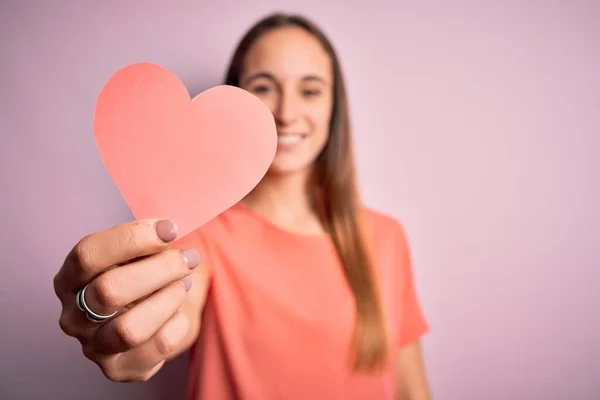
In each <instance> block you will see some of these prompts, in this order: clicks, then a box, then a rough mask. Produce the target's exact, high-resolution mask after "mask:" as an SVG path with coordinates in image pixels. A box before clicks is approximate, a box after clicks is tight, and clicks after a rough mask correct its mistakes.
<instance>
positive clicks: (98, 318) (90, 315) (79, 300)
mask: <svg viewBox="0 0 600 400" xmlns="http://www.w3.org/2000/svg"><path fill="white" fill-rule="evenodd" d="M89 285H90V284H89V283H88V284H87V285H85V286H84V287H83V288H82V289H80V290H79V292H77V296H75V304H76V305H77V308H79V309H80V310H81V311H83V312H84V313H85V314H86V317H87V319H88V320H89V321H91V322H94V323H96V324H100V323H102V322H104V321H106V320H107V319H110V318H112V317H114V316H115V314H116V313H117V312H116V311H115V312H113V313H111V314H108V315H107V314H104V315H103V314H98V313H96V312H94V311H92V310H91V309H90V308H89V307H88V305H87V303H86V302H85V292H86V291H87V288H88V286H89Z"/></svg>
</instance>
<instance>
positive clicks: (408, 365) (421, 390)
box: [396, 340, 431, 400]
mask: <svg viewBox="0 0 600 400" xmlns="http://www.w3.org/2000/svg"><path fill="white" fill-rule="evenodd" d="M397 381H398V391H397V396H396V397H397V399H398V400H429V399H430V398H431V395H430V392H429V384H428V383H427V377H426V376H425V366H424V362H423V354H422V351H421V344H420V342H419V341H418V340H417V341H415V342H412V343H410V344H408V345H406V346H403V347H402V348H400V354H399V357H398V378H397Z"/></svg>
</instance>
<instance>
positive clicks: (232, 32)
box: [0, 0, 600, 400]
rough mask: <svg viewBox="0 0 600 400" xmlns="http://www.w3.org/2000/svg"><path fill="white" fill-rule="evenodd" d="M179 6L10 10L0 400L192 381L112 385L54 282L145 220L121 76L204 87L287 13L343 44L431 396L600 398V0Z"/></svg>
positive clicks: (154, 394)
mask: <svg viewBox="0 0 600 400" xmlns="http://www.w3.org/2000/svg"><path fill="white" fill-rule="evenodd" d="M168 3H170V5H167V4H168ZM168 3H167V1H162V2H156V1H154V2H150V1H127V2H123V1H116V0H115V1H102V2H92V1H87V2H84V1H60V2H50V1H37V2H34V1H17V0H13V1H10V2H8V1H2V3H1V6H0V7H1V8H0V58H1V61H0V68H1V72H2V73H1V75H0V88H1V90H0V134H1V140H0V155H1V157H0V162H1V163H2V164H1V170H0V171H1V175H0V177H1V181H0V184H1V188H2V189H1V190H2V192H1V193H2V196H1V197H0V210H1V212H2V215H1V216H2V222H1V223H0V235H1V236H0V254H1V255H2V261H1V262H0V265H1V266H2V270H3V272H4V278H3V279H2V280H1V281H0V307H1V310H2V314H1V316H2V321H0V346H1V349H0V357H1V363H0V398H2V399H16V398H19V399H42V398H44V399H71V398H86V399H107V398H114V399H159V398H167V394H168V393H175V395H182V394H183V393H184V390H185V381H186V370H185V360H184V359H183V358H181V359H179V360H178V361H176V362H174V363H172V364H170V365H169V366H168V367H167V368H165V370H163V372H161V373H160V375H159V376H158V377H157V378H156V379H154V380H152V381H151V382H150V383H147V384H132V385H122V384H115V383H111V382H109V381H107V380H106V379H104V378H103V376H102V375H101V373H100V371H99V369H97V367H96V366H95V365H94V364H92V363H91V362H89V361H88V360H86V359H85V358H84V357H83V355H82V354H81V352H80V348H79V345H78V343H77V342H76V341H75V340H74V339H71V338H68V337H66V336H64V335H63V334H62V332H61V331H60V329H59V327H58V324H57V318H58V314H59V304H58V301H57V300H56V299H55V298H54V296H53V290H52V277H53V275H54V274H55V272H56V270H57V269H58V268H59V266H60V264H61V262H62V259H63V257H64V256H65V254H66V252H67V251H68V250H69V249H70V247H71V246H72V245H73V244H74V243H75V242H76V241H77V240H78V238H80V237H81V236H82V235H84V234H85V233H88V232H90V231H93V230H98V229H103V228H107V227H109V226H111V225H113V224H117V223H120V222H124V221H126V220H128V219H129V218H131V214H130V212H129V211H128V209H127V207H126V205H125V204H124V203H123V201H122V198H121V197H120V195H119V193H118V192H117V191H116V189H115V187H114V186H113V184H112V182H111V180H110V179H109V177H108V175H107V173H106V171H105V169H104V167H103V165H102V164H101V161H100V158H99V156H98V154H97V151H96V148H95V143H94V140H93V136H92V131H91V119H92V111H93V107H94V102H95V98H96V95H97V94H98V92H99V90H100V89H101V87H102V85H103V84H104V82H105V81H106V79H107V78H108V77H109V76H110V74H112V72H113V71H114V70H115V69H117V68H119V67H121V66H123V65H125V64H128V63H132V62H138V61H151V62H156V63H159V64H161V65H163V66H165V67H166V68H169V69H171V70H172V71H173V72H175V73H176V74H178V75H179V76H180V77H181V79H182V80H183V81H184V83H185V84H186V85H187V86H188V87H189V89H190V91H191V92H192V93H193V94H196V93H198V92H199V91H200V90H203V89H205V88H207V87H210V86H212V85H215V84H217V83H220V80H221V78H222V76H223V74H224V69H225V67H226V63H227V61H228V58H229V56H230V54H231V52H232V50H233V47H234V45H235V44H236V42H237V40H238V39H239V38H240V35H241V34H242V33H243V31H244V30H245V29H246V28H247V27H248V26H249V25H250V24H251V23H252V22H254V21H255V20H256V19H257V18H259V17H260V16H262V15H264V14H265V13H267V12H271V11H274V10H286V11H300V12H304V13H306V14H307V15H308V16H310V17H312V18H313V19H314V20H315V21H316V22H317V23H319V24H321V25H322V26H323V27H324V28H325V30H326V32H327V33H328V34H329V35H330V36H331V38H332V40H333V42H334V43H335V45H336V47H337V49H338V51H339V53H340V56H341V59H342V63H343V66H344V69H345V73H346V76H347V79H348V86H349V93H350V103H351V108H352V112H353V113H352V119H353V123H354V128H355V140H356V144H357V158H358V166H359V168H360V183H361V186H362V189H363V191H364V198H365V200H366V202H367V203H368V204H369V205H370V206H372V207H376V208H378V209H380V210H383V211H386V212H388V213H390V214H392V215H394V216H396V217H398V218H401V219H402V221H403V222H404V224H405V226H406V228H407V230H408V232H409V234H410V239H411V244H412V248H413V252H414V259H415V274H416V277H417V281H418V288H419V293H420V295H421V296H422V299H423V300H422V302H423V307H424V309H425V311H426V313H427V316H428V318H429V320H430V323H431V325H432V332H431V334H430V335H428V336H427V338H426V340H425V342H424V343H425V352H426V362H427V367H428V371H429V377H430V381H431V384H432V388H433V392H434V395H435V397H434V398H435V399H438V400H446V399H448V400H471V399H478V400H479V399H485V400H496V399H497V400H500V399H502V400H504V399H524V400H525V399H526V400H529V399H545V400H550V399H557V400H558V399H560V400H591V399H598V398H600V383H599V382H600V381H599V376H600V342H599V341H600V313H599V312H598V310H597V307H598V305H600V290H599V289H600V284H599V283H598V282H599V281H600V269H599V267H600V255H599V250H600V240H599V237H600V235H599V233H598V232H599V230H600V213H599V211H598V205H599V204H600V202H599V200H600V199H599V197H600V196H599V195H600V189H599V187H598V184H599V182H600V179H599V178H600V176H599V167H598V162H597V158H596V157H597V153H598V151H600V132H599V130H600V111H599V106H600V45H599V43H600V42H599V38H600V6H599V3H597V2H594V1H566V0H565V1H562V2H561V1H536V2H534V1H531V2H523V1H510V2H508V1H495V2H490V1H485V2H475V1H470V2H469V1H461V2H439V3H437V4H433V3H431V2H427V3H426V4H425V3H419V5H415V4H413V3H416V2H399V1H393V2H392V1H388V0H382V1H365V2H358V1H355V2H353V3H352V4H348V3H349V2H346V1H344V2H343V1H341V0H340V1H313V2H306V3H305V4H304V5H302V6H300V5H299V4H300V2H299V1H298V2H293V3H291V2H289V4H288V2H285V1H275V0H271V1H260V2H258V1H252V2H249V1H246V2H242V1H237V2H234V1H221V2H217V1H213V2H208V1H204V2H200V1H169V2H168ZM217 3H219V5H217ZM363 7H368V9H363ZM109 396H110V397H109ZM173 398H175V397H173ZM180 398H181V397H180Z"/></svg>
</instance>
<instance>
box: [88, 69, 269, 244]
mask: <svg viewBox="0 0 600 400" xmlns="http://www.w3.org/2000/svg"><path fill="white" fill-rule="evenodd" d="M93 129H94V135H95V138H96V144H97V146H98V149H99V151H100V155H101V158H102V161H103V162H104V165H105V166H106V168H107V170H108V173H109V175H110V176H111V178H112V179H113V181H114V183H115V185H116V186H117V188H118V190H119V191H120V193H121V195H122V196H123V198H124V200H125V202H126V203H127V205H128V206H129V208H130V209H131V211H132V212H133V214H134V215H135V217H136V218H137V219H143V218H168V219H171V220H173V221H174V222H175V223H177V225H178V228H179V236H180V237H183V236H185V235H187V234H188V233H190V232H192V231H193V230H195V229H197V228H199V227H200V226H202V225H203V224H205V223H206V222H208V221H209V220H211V219H213V218H214V217H216V216H217V215H218V214H220V213H221V212H223V211H225V210H226V209H228V208H229V207H231V206H233V205H234V204H235V203H237V202H238V201H240V200H241V199H242V198H243V197H244V196H245V195H246V194H248V193H249V192H250V191H251V190H252V189H253V188H254V187H255V186H256V185H257V184H258V183H259V182H260V180H261V179H262V177H263V176H264V175H265V174H266V172H267V170H268V168H269V166H270V165H271V162H272V161H273V157H274V156H275V151H276V149H277V131H276V127H275V121H274V118H273V115H272V113H271V111H270V110H269V109H268V108H267V107H266V106H265V104H264V103H263V102H262V101H261V100H260V99H258V98H257V97H256V96H254V95H253V94H251V93H249V92H247V91H245V90H243V89H240V88H237V87H233V86H226V85H224V86H216V87H213V88H211V89H208V90H206V91H204V92H202V93H200V94H199V95H198V96H196V97H194V98H193V99H191V98H190V95H189V93H188V91H187V89H186V87H185V85H184V84H183V83H182V82H181V81H180V80H179V79H178V78H177V76H176V75H174V74H173V73H171V72H170V71H168V70H166V69H164V68H162V67H160V66H158V65H156V64H152V63H138V64H132V65H128V66H126V67H123V68H121V69H119V70H117V71H116V72H115V73H114V74H113V75H112V76H111V77H110V79H109V80H108V82H107V83H106V85H105V86H104V88H103V89H102V90H101V91H100V94H99V95H98V99H97V102H96V107H95V111H94V120H93Z"/></svg>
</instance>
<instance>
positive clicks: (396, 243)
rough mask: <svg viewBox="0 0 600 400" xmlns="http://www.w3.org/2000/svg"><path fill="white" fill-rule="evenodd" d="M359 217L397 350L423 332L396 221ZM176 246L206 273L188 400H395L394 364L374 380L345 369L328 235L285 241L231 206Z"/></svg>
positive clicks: (282, 233)
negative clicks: (191, 251)
mask: <svg viewBox="0 0 600 400" xmlns="http://www.w3.org/2000/svg"><path fill="white" fill-rule="evenodd" d="M365 211H366V215H367V221H368V224H367V225H368V231H367V232H368V233H369V235H370V239H371V246H372V248H371V250H372V256H373V257H374V261H375V264H376V266H377V273H378V279H379V280H380V285H381V290H382V295H383V299H384V303H385V309H386V313H387V317H388V322H389V325H390V327H391V332H392V334H393V337H394V340H395V342H396V343H397V345H398V346H402V345H405V344H407V343H410V342H412V341H414V340H417V339H418V338H419V337H420V336H421V335H422V334H423V333H425V332H426V331H427V329H428V327H427V323H426V321H425V319H424V317H423V315H422V313H421V309H420V305H419V301H418V299H417V296H416V294H415V287H414V283H413V279H412V272H411V264H410V255H409V249H408V246H407V241H406V238H405V236H404V233H403V230H402V228H401V225H400V224H399V223H398V222H397V221H395V220H394V219H392V218H390V217H387V216H384V215H382V214H380V213H376V212H374V211H371V210H365ZM183 241H184V242H185V243H186V245H188V246H189V245H191V246H195V247H196V248H197V249H198V250H199V252H200V255H201V258H202V259H203V261H204V262H205V263H206V264H207V265H208V266H209V268H210V270H211V282H210V287H209V292H208V297H207V302H206V305H205V308H204V311H203V314H202V327H201V333H200V336H199V338H198V341H197V342H196V343H195V344H194V345H193V346H192V348H191V350H190V371H189V387H188V399H190V400H192V399H193V400H200V399H202V400H225V399H227V400H229V399H241V400H281V399H292V400H296V399H297V400H336V399H343V400H352V399H368V400H377V399H393V398H394V395H395V394H394V393H395V388H396V370H395V365H396V363H395V362H394V363H392V365H391V366H390V368H389V370H388V371H386V372H383V373H380V374H378V375H370V376H367V375H357V374H356V373H352V372H351V370H350V369H349V361H348V360H349V357H350V353H349V351H350V348H351V347H350V343H351V338H352V332H353V326H354V318H355V310H354V299H353V296H352V292H351V291H350V289H349V287H348V285H347V283H346V280H345V277H344V273H343V270H342V266H341V264H340V262H339V260H338V258H337V255H336V252H335V249H334V247H333V244H332V242H331V241H330V239H329V236H328V235H326V234H322V235H302V234H297V233H292V232H290V231H286V230H284V229H282V228H279V227H277V226H276V225H274V224H272V223H270V222H269V221H268V220H267V219H265V218H263V217H262V216H260V215H259V214H257V213H255V212H254V211H252V210H251V209H250V208H249V207H247V206H245V205H243V203H238V204H237V205H235V206H233V207H232V208H230V209H229V210H227V211H225V212H224V213H222V214H221V215H219V216H218V217H216V218H215V219H213V220H212V221H210V222H209V223H207V224H206V225H204V226H203V227H202V228H201V229H198V230H197V231H195V232H193V233H192V234H190V235H189V236H187V237H186V238H184V240H183ZM396 353H397V352H396Z"/></svg>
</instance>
